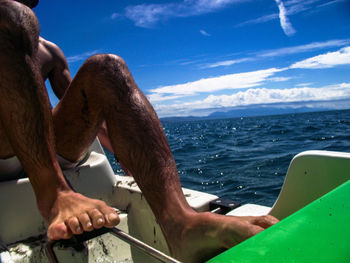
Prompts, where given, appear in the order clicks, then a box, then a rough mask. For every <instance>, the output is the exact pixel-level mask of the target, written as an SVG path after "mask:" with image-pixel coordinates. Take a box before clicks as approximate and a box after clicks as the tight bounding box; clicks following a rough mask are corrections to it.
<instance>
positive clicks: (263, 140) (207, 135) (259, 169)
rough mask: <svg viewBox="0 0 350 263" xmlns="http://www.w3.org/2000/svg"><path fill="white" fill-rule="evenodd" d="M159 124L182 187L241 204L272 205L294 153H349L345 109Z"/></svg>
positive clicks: (115, 166) (348, 123)
mask: <svg viewBox="0 0 350 263" xmlns="http://www.w3.org/2000/svg"><path fill="white" fill-rule="evenodd" d="M162 124H163V127H164V131H165V133H166V136H167V138H168V141H169V145H170V148H171V150H172V152H173V154H174V158H175V161H176V164H177V167H178V171H179V176H180V179H181V182H182V185H183V186H184V187H186V188H190V189H194V190H199V191H204V192H208V193H212V194H215V195H218V196H219V197H221V198H226V199H231V200H234V201H239V202H243V203H255V204H262V205H268V206H272V205H273V203H274V201H275V200H276V198H277V196H278V194H279V192H280V189H281V187H282V184H283V181H284V177H285V175H286V172H287V169H288V166H289V163H290V161H291V160H292V158H293V156H295V155H296V154H297V153H300V152H302V151H306V150H329V151H345V152H350V110H342V111H328V112H313V113H299V114H286V115H274V116H261V117H243V118H233V119H222V120H200V121H181V122H180V121H179V122H163V123H162ZM108 158H109V160H110V162H111V164H112V167H113V169H114V170H115V172H117V173H121V171H122V170H121V168H120V167H119V165H118V164H117V162H116V160H115V159H114V157H113V156H112V155H108Z"/></svg>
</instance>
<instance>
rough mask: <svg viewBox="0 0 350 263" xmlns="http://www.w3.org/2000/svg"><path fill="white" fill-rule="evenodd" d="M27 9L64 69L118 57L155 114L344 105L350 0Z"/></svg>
mask: <svg viewBox="0 0 350 263" xmlns="http://www.w3.org/2000/svg"><path fill="white" fill-rule="evenodd" d="M35 12H36V14H37V16H38V18H39V22H40V26H41V35H42V37H44V38H46V39H47V40H50V41H52V42H54V43H56V44H57V45H58V46H59V47H60V48H61V49H62V50H63V52H64V53H65V55H66V57H67V59H68V62H69V66H70V70H71V73H72V75H73V76H74V75H75V74H76V72H77V70H78V69H79V67H80V66H81V64H82V63H83V61H84V60H85V59H86V58H87V57H89V56H91V55H93V54H96V53H115V54H118V55H120V56H121V57H123V58H124V59H125V61H126V62H127V64H128V66H129V69H130V70H131V72H132V74H133V76H134V78H135V80H136V82H137V84H138V86H139V87H140V89H141V90H142V91H143V92H144V93H145V94H146V95H147V97H148V98H149V99H150V101H151V103H152V104H153V106H154V108H155V110H156V111H157V113H158V115H159V116H160V117H166V116H188V115H195V116H204V115H207V114H210V113H211V112H214V111H218V110H219V111H225V110H228V109H232V108H235V107H249V106H251V105H260V104H270V103H277V104H278V105H279V106H280V105H281V104H284V103H285V106H286V107H293V105H295V103H298V105H301V104H304V105H306V106H308V107H314V106H315V107H316V106H317V107H321V106H322V105H323V106H324V107H327V108H334V109H342V108H350V103H349V101H350V1H349V0H177V1H175V0H169V1H167V0H164V1H160V0H154V1H153V0H150V1H139V0H137V1H136V0H129V1H118V0H102V1H98V2H97V1H92V0H84V1H83V0H74V1H66V0H63V1H62V0H61V1H57V0H50V1H41V2H40V3H39V6H38V7H37V8H35ZM50 97H51V99H52V102H53V104H56V103H57V99H55V98H54V96H53V95H52V93H51V92H50ZM346 99H349V101H346ZM340 100H342V101H340ZM344 100H345V101H344ZM300 102H304V103H300Z"/></svg>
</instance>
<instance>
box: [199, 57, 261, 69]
mask: <svg viewBox="0 0 350 263" xmlns="http://www.w3.org/2000/svg"><path fill="white" fill-rule="evenodd" d="M251 60H254V58H240V59H232V60H224V61H219V62H215V63H211V64H206V65H203V66H202V67H201V68H217V67H222V66H231V65H233V64H238V63H242V62H247V61H251Z"/></svg>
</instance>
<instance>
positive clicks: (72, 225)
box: [66, 217, 83, 235]
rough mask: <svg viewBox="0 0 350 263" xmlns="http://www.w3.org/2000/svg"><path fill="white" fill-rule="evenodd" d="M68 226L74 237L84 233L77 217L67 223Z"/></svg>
mask: <svg viewBox="0 0 350 263" xmlns="http://www.w3.org/2000/svg"><path fill="white" fill-rule="evenodd" d="M66 226H67V227H68V228H69V229H70V231H71V232H72V233H73V234H74V235H79V234H81V233H83V229H82V227H81V226H80V223H79V220H78V218H77V217H71V218H69V219H68V220H67V221H66Z"/></svg>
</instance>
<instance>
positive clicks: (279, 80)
mask: <svg viewBox="0 0 350 263" xmlns="http://www.w3.org/2000/svg"><path fill="white" fill-rule="evenodd" d="M290 79H291V77H273V78H269V79H267V80H269V81H273V82H283V81H288V80H290Z"/></svg>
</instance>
